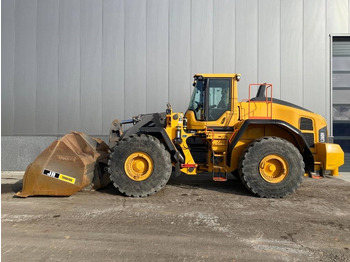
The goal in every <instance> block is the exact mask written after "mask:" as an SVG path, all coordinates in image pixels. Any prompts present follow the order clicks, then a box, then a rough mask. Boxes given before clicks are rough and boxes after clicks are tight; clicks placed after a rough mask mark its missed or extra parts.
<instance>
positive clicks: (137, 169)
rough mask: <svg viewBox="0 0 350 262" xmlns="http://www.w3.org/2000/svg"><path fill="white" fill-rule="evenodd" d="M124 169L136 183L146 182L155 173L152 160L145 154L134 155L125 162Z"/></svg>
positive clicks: (137, 153)
mask: <svg viewBox="0 0 350 262" xmlns="http://www.w3.org/2000/svg"><path fill="white" fill-rule="evenodd" d="M124 169H125V173H126V175H127V176H128V177H129V178H130V179H132V180H134V181H144V180H146V179H147V178H149V176H150V175H151V174H152V172H153V161H152V158H151V157H150V156H149V155H148V154H146V153H143V152H136V153H132V154H131V155H130V156H128V158H127V159H126V160H125V164H124Z"/></svg>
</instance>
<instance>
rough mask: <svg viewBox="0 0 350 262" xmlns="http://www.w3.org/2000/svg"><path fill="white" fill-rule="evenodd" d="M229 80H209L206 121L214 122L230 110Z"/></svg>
mask: <svg viewBox="0 0 350 262" xmlns="http://www.w3.org/2000/svg"><path fill="white" fill-rule="evenodd" d="M230 90H231V79H210V80H209V92H208V93H209V106H208V121H215V120H218V119H219V118H220V116H222V114H223V113H225V112H226V111H229V110H230V109H231V103H230Z"/></svg>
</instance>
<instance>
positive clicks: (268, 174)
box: [259, 155, 288, 184]
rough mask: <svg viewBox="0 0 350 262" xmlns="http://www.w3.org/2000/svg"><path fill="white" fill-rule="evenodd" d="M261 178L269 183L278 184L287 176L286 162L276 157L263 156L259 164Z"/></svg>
mask: <svg viewBox="0 0 350 262" xmlns="http://www.w3.org/2000/svg"><path fill="white" fill-rule="evenodd" d="M259 172H260V175H261V177H262V178H263V179H264V180H265V181H267V182H269V183H273V184H276V183H280V182H282V181H283V180H284V179H285V178H286V176H287V175H288V164H287V161H286V160H285V159H284V158H283V157H281V156H278V155H268V156H265V157H264V158H263V159H262V160H261V161H260V164H259Z"/></svg>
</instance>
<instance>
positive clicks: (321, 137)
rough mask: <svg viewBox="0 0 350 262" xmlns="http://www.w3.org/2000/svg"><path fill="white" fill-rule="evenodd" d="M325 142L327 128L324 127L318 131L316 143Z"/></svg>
mask: <svg viewBox="0 0 350 262" xmlns="http://www.w3.org/2000/svg"><path fill="white" fill-rule="evenodd" d="M327 140H328V138H327V127H326V126H325V127H323V128H321V129H320V130H319V131H318V141H319V142H320V143H326V142H327Z"/></svg>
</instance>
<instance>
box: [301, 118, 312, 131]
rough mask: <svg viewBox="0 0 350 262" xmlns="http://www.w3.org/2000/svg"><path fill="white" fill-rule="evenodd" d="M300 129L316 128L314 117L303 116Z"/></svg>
mask: <svg viewBox="0 0 350 262" xmlns="http://www.w3.org/2000/svg"><path fill="white" fill-rule="evenodd" d="M300 129H301V130H310V131H312V130H314V127H313V123H312V119H310V118H305V117H301V118H300Z"/></svg>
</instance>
